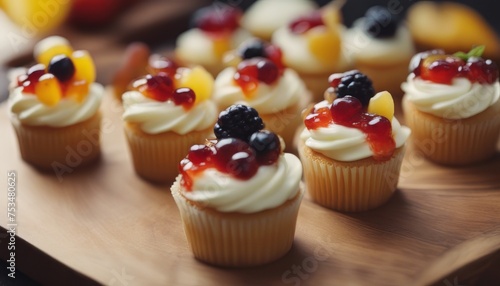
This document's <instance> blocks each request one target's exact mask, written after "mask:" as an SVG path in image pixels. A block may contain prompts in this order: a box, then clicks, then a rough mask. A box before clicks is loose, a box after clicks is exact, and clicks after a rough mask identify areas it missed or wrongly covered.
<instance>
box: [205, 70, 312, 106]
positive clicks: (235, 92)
mask: <svg viewBox="0 0 500 286" xmlns="http://www.w3.org/2000/svg"><path fill="white" fill-rule="evenodd" d="M235 73H236V69H235V68H234V67H228V68H226V69H224V70H223V71H222V72H221V73H220V74H219V75H218V76H217V78H216V80H215V85H214V86H215V88H214V95H213V99H214V101H215V102H216V103H217V105H218V106H219V107H220V108H226V107H228V106H230V105H232V104H239V103H241V104H245V105H248V106H251V107H253V108H255V109H257V110H258V111H259V113H261V114H271V113H276V112H278V111H281V110H285V109H287V108H289V107H291V106H293V105H294V104H296V103H297V102H299V100H300V97H301V96H305V95H306V94H307V93H308V91H307V89H306V87H305V85H304V83H303V82H302V80H301V79H300V78H299V76H298V75H297V73H296V72H295V71H293V70H291V69H285V71H284V73H283V76H281V77H280V78H279V79H278V82H276V83H275V84H271V85H268V84H266V83H264V82H259V85H258V88H257V90H255V91H254V93H252V95H251V96H246V95H245V94H244V92H243V90H242V89H241V87H240V86H239V85H238V84H237V83H236V82H235V80H234V74H235Z"/></svg>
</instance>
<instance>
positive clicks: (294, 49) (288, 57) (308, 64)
mask: <svg viewBox="0 0 500 286" xmlns="http://www.w3.org/2000/svg"><path fill="white" fill-rule="evenodd" d="M313 29H326V26H318V27H314V28H313ZM339 29H340V30H341V31H340V34H341V37H342V38H343V36H342V35H343V34H344V33H345V31H344V30H345V27H339ZM272 43H273V44H276V45H277V46H279V47H280V48H281V50H282V51H283V62H284V63H285V65H286V66H288V67H290V68H292V69H294V70H296V71H298V72H299V73H308V74H317V73H328V72H335V71H344V70H347V69H349V66H350V65H351V63H350V61H351V60H350V58H348V57H347V55H348V54H347V53H346V51H345V47H344V46H343V47H342V49H341V54H340V57H339V60H338V62H336V63H329V62H324V61H321V60H320V59H318V58H317V57H315V56H314V54H313V53H312V52H311V50H310V49H309V42H308V39H307V37H306V35H305V34H301V35H299V34H294V33H293V32H292V31H291V30H290V28H289V27H288V25H287V26H283V27H281V28H279V29H278V30H276V32H274V34H273V37H272ZM342 45H343V44H342Z"/></svg>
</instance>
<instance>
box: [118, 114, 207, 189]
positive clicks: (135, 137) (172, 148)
mask: <svg viewBox="0 0 500 286" xmlns="http://www.w3.org/2000/svg"><path fill="white" fill-rule="evenodd" d="M212 134H213V131H212V128H207V129H205V130H201V131H192V132H189V133H187V134H184V135H180V134H177V133H174V132H164V133H160V134H154V135H152V134H147V133H144V132H143V131H141V130H140V128H139V126H138V125H135V124H130V123H125V135H126V137H127V141H128V145H129V149H130V153H131V155H132V161H133V164H134V170H135V172H136V173H137V174H138V175H139V176H141V177H142V178H144V179H146V180H149V181H152V182H155V183H172V182H173V181H174V180H175V177H176V176H177V175H178V174H179V169H178V166H179V162H180V161H181V160H182V159H184V157H186V155H187V154H188V152H189V148H190V147H191V146H192V145H195V144H204V143H205V140H206V139H207V138H210V137H212V136H213V135H212Z"/></svg>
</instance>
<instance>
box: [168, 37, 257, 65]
mask: <svg viewBox="0 0 500 286" xmlns="http://www.w3.org/2000/svg"><path fill="white" fill-rule="evenodd" d="M249 37H251V35H250V33H249V32H248V31H246V30H244V29H242V28H238V29H237V30H235V31H234V33H233V34H232V35H231V38H230V49H234V48H236V47H237V46H239V45H240V44H241V43H242V42H243V41H245V40H246V39H247V38H249ZM213 42H214V39H213V38H212V37H210V36H209V35H208V34H207V33H205V32H203V31H202V30H201V29H198V28H193V29H190V30H187V31H186V32H184V33H182V34H181V35H179V37H178V38H177V48H176V55H177V56H178V57H179V59H181V60H183V61H186V62H190V63H196V64H200V65H202V66H214V65H218V64H221V58H220V57H219V56H217V54H216V52H215V50H214V44H213Z"/></svg>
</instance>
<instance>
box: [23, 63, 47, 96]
mask: <svg viewBox="0 0 500 286" xmlns="http://www.w3.org/2000/svg"><path fill="white" fill-rule="evenodd" d="M44 74H45V66H44V65H43V64H37V65H34V66H32V67H31V68H29V69H28V72H27V74H26V76H25V77H22V78H19V79H18V81H19V80H22V82H20V83H21V85H22V86H23V91H24V92H27V93H35V85H36V84H37V83H38V81H39V79H40V77H41V76H42V75H44ZM18 84H19V82H18Z"/></svg>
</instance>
